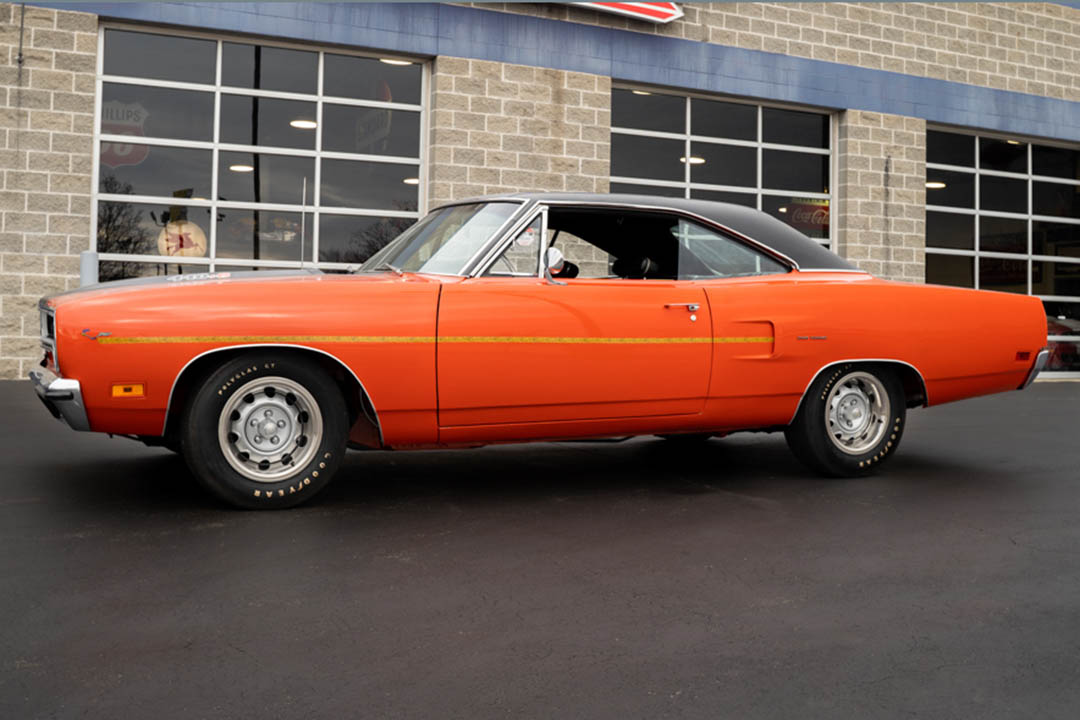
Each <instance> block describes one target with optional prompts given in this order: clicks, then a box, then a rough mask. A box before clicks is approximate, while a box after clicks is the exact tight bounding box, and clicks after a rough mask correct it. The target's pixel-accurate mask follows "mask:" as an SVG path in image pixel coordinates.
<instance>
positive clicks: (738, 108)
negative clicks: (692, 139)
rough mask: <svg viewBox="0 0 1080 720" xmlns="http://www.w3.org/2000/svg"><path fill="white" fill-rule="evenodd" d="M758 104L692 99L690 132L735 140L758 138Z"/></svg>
mask: <svg viewBox="0 0 1080 720" xmlns="http://www.w3.org/2000/svg"><path fill="white" fill-rule="evenodd" d="M757 113H758V109H757V106H756V105H742V104H740V103H729V102H720V101H718V100H702V99H701V98H691V100H690V132H691V133H693V134H694V135H705V136H708V137H717V138H732V139H734V140H757Z"/></svg>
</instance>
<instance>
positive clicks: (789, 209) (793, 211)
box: [780, 201, 829, 232]
mask: <svg viewBox="0 0 1080 720" xmlns="http://www.w3.org/2000/svg"><path fill="white" fill-rule="evenodd" d="M780 211H781V212H782V213H783V218H784V220H785V221H786V222H787V224H788V225H791V226H792V227H793V228H796V229H797V230H815V231H821V232H828V230H829V206H828V204H827V203H826V202H825V201H821V202H812V201H799V202H790V203H788V204H787V205H785V206H783V207H782V208H781V209H780Z"/></svg>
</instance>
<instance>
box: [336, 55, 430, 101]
mask: <svg viewBox="0 0 1080 720" xmlns="http://www.w3.org/2000/svg"><path fill="white" fill-rule="evenodd" d="M422 73H423V70H422V66H421V65H420V64H419V63H412V64H411V65H390V64H387V63H384V62H382V61H380V60H379V59H378V58H362V57H350V56H348V55H333V54H331V53H326V54H325V55H324V56H323V95H335V96H337V97H346V98H355V99H357V100H381V101H382V102H399V103H411V104H414V105H418V104H419V103H420V78H421V77H422Z"/></svg>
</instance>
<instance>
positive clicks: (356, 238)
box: [319, 214, 416, 263]
mask: <svg viewBox="0 0 1080 720" xmlns="http://www.w3.org/2000/svg"><path fill="white" fill-rule="evenodd" d="M415 222H416V220H415V219H414V218H377V217H358V216H356V215H325V214H320V215H319V262H343V263H362V262H364V261H365V260H367V259H368V258H369V257H371V256H372V255H374V254H375V253H376V252H378V251H379V250H381V249H382V248H384V247H385V246H386V245H387V244H388V243H389V242H390V241H391V240H393V239H394V238H396V237H397V236H398V235H400V234H401V233H403V232H405V231H406V230H407V229H408V228H409V227H410V226H411V225H412V224H413V223H415Z"/></svg>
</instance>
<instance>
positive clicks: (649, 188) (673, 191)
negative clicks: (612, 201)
mask: <svg viewBox="0 0 1080 720" xmlns="http://www.w3.org/2000/svg"><path fill="white" fill-rule="evenodd" d="M611 192H613V193H630V194H631V195H655V196H657V197H680V198H681V197H684V196H685V195H684V192H683V189H682V188H681V187H661V186H659V185H634V184H631V183H615V182H613V183H611Z"/></svg>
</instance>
